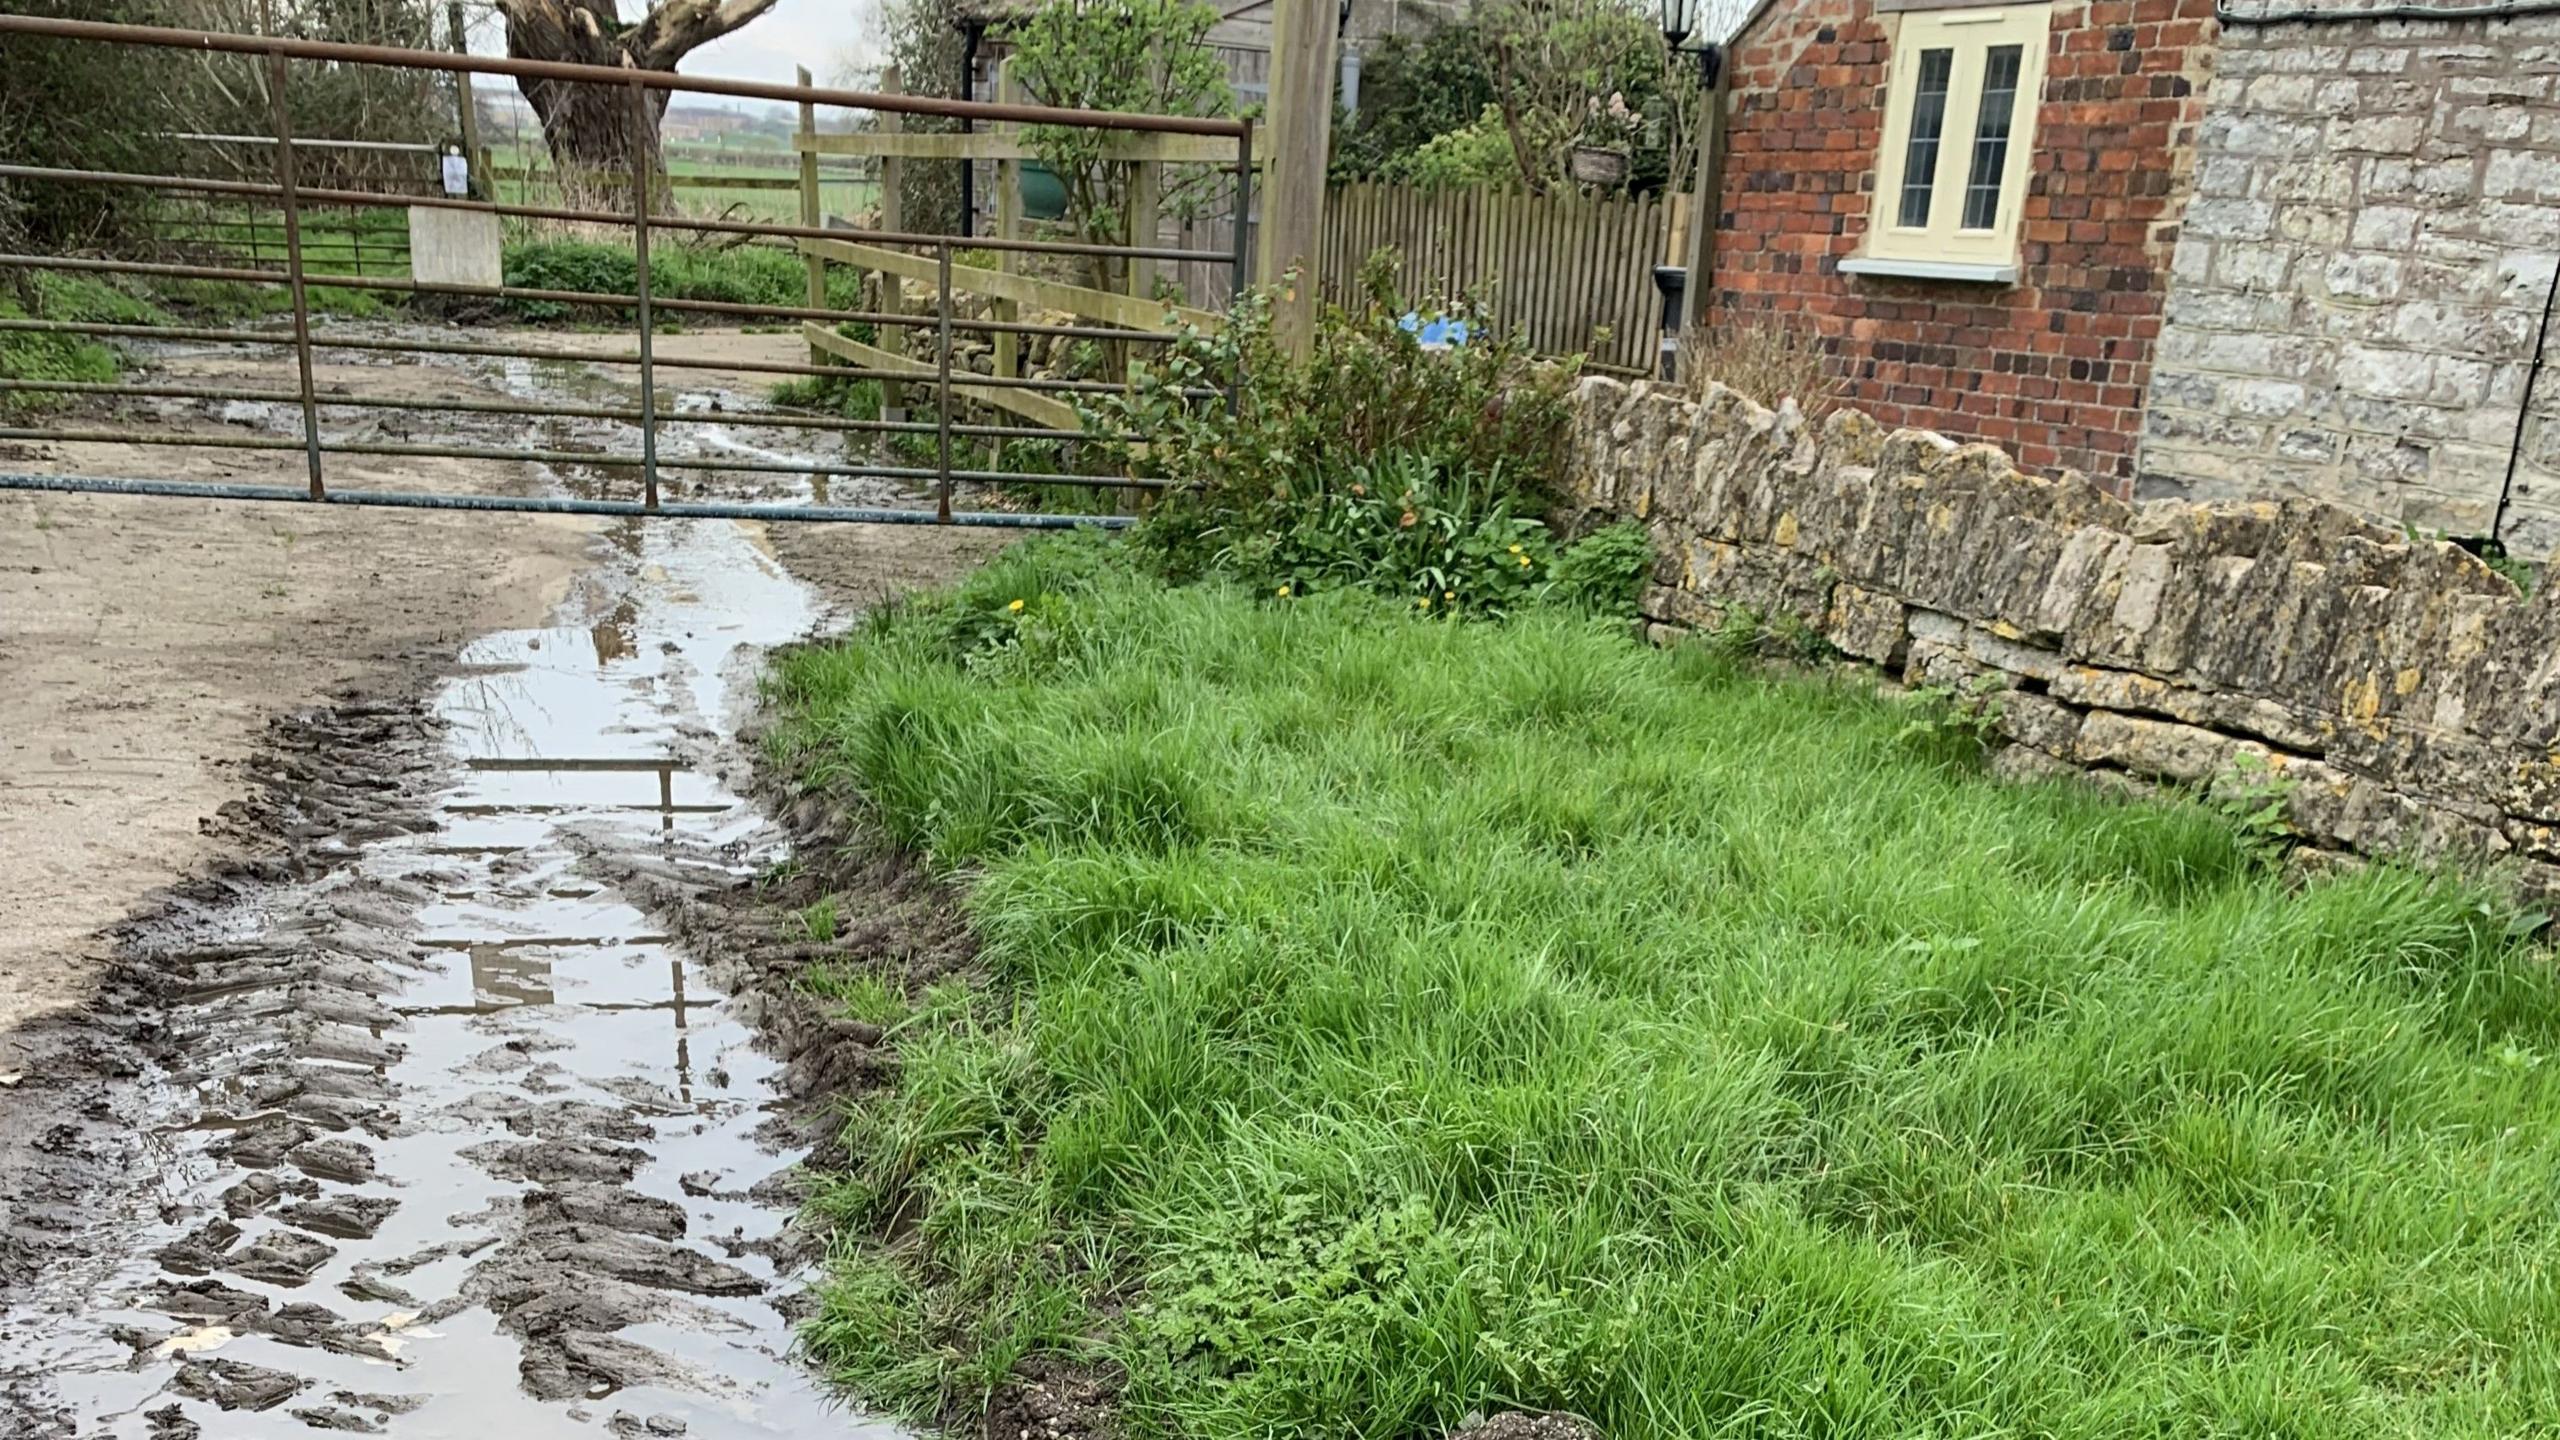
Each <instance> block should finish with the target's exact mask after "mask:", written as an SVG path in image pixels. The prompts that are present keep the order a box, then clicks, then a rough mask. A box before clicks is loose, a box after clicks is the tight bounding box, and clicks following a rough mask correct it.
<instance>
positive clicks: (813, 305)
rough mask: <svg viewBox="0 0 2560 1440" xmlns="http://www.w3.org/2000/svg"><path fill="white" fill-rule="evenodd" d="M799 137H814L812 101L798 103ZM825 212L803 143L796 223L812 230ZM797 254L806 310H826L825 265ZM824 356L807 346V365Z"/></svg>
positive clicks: (814, 163)
mask: <svg viewBox="0 0 2560 1440" xmlns="http://www.w3.org/2000/svg"><path fill="white" fill-rule="evenodd" d="M797 69H798V73H799V79H800V88H801V89H803V90H806V89H808V88H809V87H810V83H811V82H810V76H809V67H808V66H806V65H802V66H799V67H797ZM800 137H801V139H802V140H803V141H804V142H807V141H814V140H816V139H817V137H818V107H817V104H816V102H814V101H809V100H803V101H801V102H800ZM825 213H826V212H825V207H823V206H822V205H820V204H819V203H818V152H817V150H816V149H815V148H812V147H810V146H807V145H805V144H804V146H803V148H802V149H801V151H800V223H801V224H803V225H806V226H809V227H810V228H812V229H815V228H816V227H817V226H818V225H819V224H821V223H823V221H824V218H825ZM801 253H802V255H803V256H804V257H805V259H804V262H803V263H805V264H806V265H807V266H808V267H809V289H808V302H809V308H810V309H812V310H823V309H825V308H826V307H827V262H826V261H824V260H822V259H820V258H818V257H817V256H815V255H811V254H809V253H808V252H807V251H802V252H801ZM825 355H826V352H825V351H823V350H820V349H819V348H818V347H817V346H815V345H812V346H810V347H809V363H810V364H812V365H823V364H826V363H827V362H826V359H825Z"/></svg>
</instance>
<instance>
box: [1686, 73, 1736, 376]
mask: <svg viewBox="0 0 2560 1440" xmlns="http://www.w3.org/2000/svg"><path fill="white" fill-rule="evenodd" d="M1729 60H1730V57H1728V56H1725V55H1722V54H1714V55H1712V57H1711V58H1710V59H1709V61H1708V63H1709V64H1710V65H1712V66H1714V67H1715V68H1714V69H1713V70H1712V71H1711V72H1710V73H1709V74H1708V76H1707V83H1706V84H1705V85H1703V86H1701V87H1700V93H1699V95H1698V152H1697V167H1698V188H1697V192H1696V194H1697V198H1696V199H1694V200H1692V201H1690V202H1689V234H1688V251H1687V253H1686V254H1685V255H1683V256H1682V257H1681V261H1680V263H1682V264H1684V265H1686V266H1688V267H1689V275H1688V279H1687V281H1686V282H1685V283H1684V284H1683V285H1682V286H1681V290H1680V333H1681V334H1682V335H1683V336H1687V335H1689V334H1691V333H1693V332H1695V331H1696V330H1697V328H1698V326H1699V324H1700V323H1701V322H1702V321H1703V320H1704V319H1705V318H1706V313H1707V293H1708V291H1709V290H1710V289H1711V288H1712V287H1713V286H1714V284H1715V278H1716V274H1715V271H1716V223H1717V221H1718V220H1720V219H1721V218H1722V212H1723V205H1724V195H1723V192H1724V118H1725V117H1724V97H1725V86H1724V72H1725V69H1726V66H1727V64H1728V63H1729Z"/></svg>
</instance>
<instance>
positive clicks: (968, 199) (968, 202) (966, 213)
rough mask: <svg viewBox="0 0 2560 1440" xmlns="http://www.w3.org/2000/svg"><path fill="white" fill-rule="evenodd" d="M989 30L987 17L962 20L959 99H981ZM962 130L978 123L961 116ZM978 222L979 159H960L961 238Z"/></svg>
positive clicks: (965, 132)
mask: <svg viewBox="0 0 2560 1440" xmlns="http://www.w3.org/2000/svg"><path fill="white" fill-rule="evenodd" d="M986 33H987V22H985V21H984V20H963V21H961V22H960V36H961V40H960V98H961V99H963V100H975V99H977V98H978V37H979V36H981V35H984V34H986ZM960 133H961V134H963V135H975V134H977V133H978V122H977V121H976V120H973V119H971V118H970V117H968V116H966V115H963V116H961V117H960ZM977 224H978V162H977V161H975V160H963V161H961V162H960V236H961V238H962V239H964V240H965V239H967V238H969V237H970V236H972V235H974V234H976V233H977Z"/></svg>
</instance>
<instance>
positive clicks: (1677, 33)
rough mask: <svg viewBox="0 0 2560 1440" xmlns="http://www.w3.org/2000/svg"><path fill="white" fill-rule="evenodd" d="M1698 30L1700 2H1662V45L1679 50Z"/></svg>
mask: <svg viewBox="0 0 2560 1440" xmlns="http://www.w3.org/2000/svg"><path fill="white" fill-rule="evenodd" d="M1697 28H1698V0H1662V44H1663V47H1664V48H1665V49H1669V50H1677V49H1679V48H1680V42H1681V41H1683V40H1686V39H1688V38H1689V32H1690V31H1692V30H1695V29H1697Z"/></svg>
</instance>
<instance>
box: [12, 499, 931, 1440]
mask: <svg viewBox="0 0 2560 1440" xmlns="http://www.w3.org/2000/svg"><path fill="white" fill-rule="evenodd" d="M608 538H609V539H610V540H611V542H612V543H611V544H610V545H609V546H606V547H600V548H603V549H606V550H608V551H609V552H610V554H609V558H608V560H607V561H606V563H605V565H604V566H603V568H602V569H600V570H599V571H598V572H597V573H596V574H595V575H593V576H590V577H589V579H590V582H591V584H590V586H589V587H588V590H587V593H586V594H585V595H584V597H583V598H582V599H580V600H578V601H575V602H573V603H572V605H571V607H570V613H566V614H564V615H563V616H562V617H561V622H560V623H559V624H557V625H554V626H551V627H547V628H544V629H538V630H528V631H519V632H512V633H507V634H500V635H494V636H490V637H487V638H484V639H482V640H479V641H477V642H474V643H473V644H472V645H470V646H469V647H468V648H467V649H466V650H465V651H464V653H463V654H462V656H461V657H460V658H461V660H462V662H463V665H462V672H461V674H460V676H459V678H457V679H455V680H453V681H451V682H449V683H448V684H447V685H446V686H445V687H444V688H443V690H442V691H441V693H439V694H438V696H437V697H436V699H435V703H434V709H435V713H436V715H437V716H438V717H439V719H440V720H441V721H442V722H444V728H443V730H442V734H441V739H440V741H439V742H438V743H440V744H441V745H442V746H443V747H444V748H445V751H446V753H445V754H444V755H443V756H441V757H439V768H438V769H437V770H436V771H435V774H436V777H437V778H436V781H435V785H434V789H433V791H432V793H431V794H429V795H427V796H425V797H423V798H424V799H425V803H424V804H423V805H422V806H417V807H413V808H415V809H416V810H417V812H418V813H415V814H412V815H410V816H408V817H406V821H405V823H401V824H396V825H386V826H383V827H381V828H382V830H383V832H384V833H380V834H376V835H371V836H369V837H368V838H366V839H365V840H364V841H363V842H362V843H361V844H360V845H359V846H357V848H356V850H355V854H354V858H353V859H352V861H351V862H350V863H347V864H343V865H340V866H337V867H334V868H333V869H331V870H330V871H329V872H328V873H326V874H325V875H322V876H321V877H319V878H316V879H307V880H298V881H292V882H289V883H278V884H272V885H262V886H258V887H255V888H254V889H251V890H248V891H245V892H244V893H241V894H239V895H237V896H236V897H234V898H232V899H230V900H228V901H226V902H224V903H222V904H209V905H207V906H206V907H205V911H204V913H203V914H202V915H201V916H199V917H197V922H196V923H194V924H192V925H190V926H189V927H187V931H186V938H185V940H184V942H183V945H184V947H192V948H187V949H185V951H184V953H176V952H173V953H172V954H171V955H170V956H169V957H168V960H169V963H170V964H171V965H172V966H173V967H178V968H181V969H183V970H184V973H185V974H186V975H187V976H188V981H187V983H186V984H185V985H184V986H183V987H182V992H183V993H182V994H181V995H180V996H179V998H178V1002H177V1003H175V1004H174V1005H173V1008H172V1014H171V1016H170V1024H171V1026H172V1029H173V1031H174V1032H175V1033H176V1034H177V1036H178V1038H179V1042H180V1043H179V1045H178V1046H177V1049H176V1053H178V1054H179V1055H180V1056H181V1057H182V1058H181V1060H180V1062H179V1063H178V1064H177V1065H176V1067H175V1068H174V1070H173V1072H172V1073H170V1074H168V1075H166V1076H165V1077H160V1078H161V1079H163V1080H164V1081H165V1083H164V1084H162V1085H160V1087H159V1089H158V1091H157V1094H158V1095H159V1096H160V1100H159V1101H158V1102H157V1108H158V1109H159V1110H161V1111H163V1112H165V1113H161V1114H159V1115H157V1116H155V1117H154V1118H155V1123H153V1124H152V1125H151V1127H150V1132H151V1133H152V1135H153V1137H154V1141H153V1143H154V1144H155V1146H156V1147H158V1149H159V1154H160V1161H161V1163H160V1165H159V1166H158V1167H157V1172H156V1173H157V1180H156V1182H155V1184H154V1185H153V1186H152V1187H150V1191H151V1193H150V1195H149V1197H148V1200H147V1203H146V1204H145V1205H144V1206H143V1207H142V1208H141V1210H140V1211H139V1212H138V1213H136V1214H135V1215H134V1216H132V1217H131V1220H130V1223H131V1225H132V1227H133V1238H132V1241H131V1243H130V1244H129V1245H127V1246H125V1247H123V1250H124V1255H125V1258H124V1259H123V1260H122V1261H121V1262H119V1263H117V1264H116V1265H114V1266H113V1268H112V1269H111V1270H108V1271H106V1272H104V1273H100V1274H97V1275H82V1276H68V1275H67V1276H65V1277H63V1279H62V1281H61V1282H60V1284H61V1287H62V1288H61V1289H59V1290H57V1291H56V1292H55V1293H53V1294H50V1295H44V1296H39V1297H34V1299H33V1300H32V1301H31V1302H30V1303H28V1304H26V1305H22V1306H20V1307H18V1308H17V1309H16V1310H15V1311H14V1312H13V1313H12V1314H10V1315H9V1316H7V1317H6V1319H5V1324H0V1381H6V1382H8V1383H11V1384H16V1385H20V1386H27V1385H33V1386H35V1387H37V1388H38V1389H39V1390H40V1391H41V1392H42V1393H43V1394H44V1396H45V1397H46V1398H47V1399H48V1400H49V1402H50V1403H51V1404H53V1405H54V1406H57V1407H59V1409H60V1410H62V1411H64V1412H67V1415H68V1417H69V1419H70V1420H71V1422H72V1427H73V1428H71V1429H70V1430H69V1431H68V1432H67V1433H71V1434H76V1435H78V1436H81V1437H84V1440H85V1437H89V1436H93V1435H94V1436H138V1437H140V1436H148V1437H174V1436H183V1435H189V1434H201V1435H204V1436H208V1437H211V1436H262V1437H263V1436H274V1435H281V1434H293V1433H300V1432H302V1431H303V1430H304V1429H305V1427H313V1428H315V1429H333V1430H336V1429H356V1430H372V1431H379V1432H382V1433H388V1434H391V1435H395V1436H398V1435H407V1436H416V1437H427V1436H438V1437H452V1436H464V1437H481V1436H486V1437H492V1440H498V1437H503V1440H534V1437H544V1436H554V1435H561V1436H569V1435H581V1436H587V1435H596V1434H599V1433H609V1432H610V1431H611V1430H612V1429H613V1428H614V1427H616V1426H619V1427H620V1429H621V1430H622V1431H623V1432H626V1433H662V1434H672V1433H678V1432H679V1431H680V1430H681V1432H682V1433H689V1434H693V1435H702V1436H717V1437H723V1440H726V1437H740V1436H781V1435H794V1436H797V1435H815V1434H828V1435H835V1434H842V1433H845V1432H847V1431H848V1430H850V1431H851V1432H852V1433H855V1434H861V1433H865V1431H866V1430H867V1429H868V1430H871V1432H872V1433H877V1434H889V1433H894V1432H893V1431H892V1430H891V1429H890V1427H888V1426H886V1425H885V1424H883V1425H879V1426H877V1427H876V1428H874V1427H869V1426H866V1425H865V1424H864V1423H863V1422H861V1421H860V1420H859V1419H858V1417H851V1416H847V1415H845V1414H843V1413H842V1412H841V1411H840V1410H839V1409H838V1408H837V1407H836V1403H835V1402H834V1400H833V1399H832V1398H831V1397H830V1396H829V1395H828V1394H827V1392H825V1391H824V1390H823V1389H822V1388H821V1387H820V1386H818V1385H817V1384H816V1383H815V1382H814V1381H813V1380H812V1379H811V1378H810V1377H809V1376H808V1375H806V1374H805V1373H804V1372H803V1371H802V1370H801V1369H800V1368H799V1367H798V1366H797V1365H796V1364H795V1363H794V1361H793V1360H792V1359H791V1357H790V1355H789V1331H788V1326H787V1324H786V1321H785V1318H784V1316H783V1315H782V1314H781V1313H780V1311H779V1310H778V1308H777V1305H778V1303H779V1302H780V1301H781V1300H782V1299H783V1297H784V1296H785V1295H787V1294H788V1293H789V1292H790V1291H791V1290H792V1289H793V1288H794V1282H795V1280H796V1279H797V1278H798V1277H795V1276H794V1275H792V1274H789V1273H785V1272H784V1271H783V1270H782V1269H781V1268H779V1264H778V1262H777V1260H776V1258H775V1257H776V1255H777V1254H783V1253H788V1250H789V1247H785V1246H781V1245H778V1244H777V1243H776V1242H777V1239H778V1237H781V1236H782V1235H783V1234H784V1231H785V1227H786V1226H787V1225H788V1224H789V1222H790V1220H791V1217H792V1214H793V1208H794V1204H795V1199H796V1197H795V1195H794V1193H793V1191H792V1189H791V1187H790V1185H789V1184H788V1183H787V1182H788V1172H789V1171H790V1169H791V1167H792V1165H793V1163H794V1162H795V1160H796V1159H797V1158H798V1157H797V1155H796V1154H795V1153H794V1152H793V1151H792V1150H790V1149H789V1148H788V1146H789V1144H790V1143H791V1141H790V1139H789V1132H788V1130H787V1128H786V1127H783V1126H781V1125H779V1124H777V1123H775V1106H776V1102H777V1092H776V1084H777V1073H776V1072H777V1066H776V1063H775V1062H774V1061H773V1060H772V1059H771V1058H770V1057H768V1056H766V1055H765V1054H763V1053H761V1052H760V1051H759V1050H758V1049H757V1048H756V1046H755V1045H754V1044H753V1043H752V1039H751V1032H750V1031H749V1029H748V1027H747V1026H746V1024H745V1023H743V1021H742V1020H741V1019H740V1017H739V1016H738V1015H736V1014H735V1013H733V1007H732V1005H731V1004H730V1002H729V1001H728V1000H727V999H726V998H725V997H724V995H723V994H722V992H721V990H720V989H719V987H718V985H717V983H716V979H715V977H714V976H713V975H711V974H708V973H706V972H705V970H704V967H703V965H702V962H701V960H700V958H699V957H697V956H694V955H691V954H688V953H687V952H686V951H685V950H684V949H683V948H682V947H681V946H679V945H678V944H676V943H674V942H672V941H671V940H670V939H669V938H668V936H667V934H666V933H665V930H664V927H663V925H662V922H660V921H658V920H655V919H653V918H652V917H650V916H648V915H644V914H643V913H641V912H640V911H639V910H638V909H636V908H634V907H633V906H632V905H631V904H629V903H627V902H626V901H625V899H624V898H623V897H622V896H621V895H620V893H619V892H618V891H617V890H616V888H615V887H614V885H613V883H612V882H611V880H610V878H609V877H610V876H611V875H613V874H615V873H619V872H617V870H616V867H615V866H614V865H613V864H611V863H605V862H607V861H609V860H611V859H612V858H613V857H615V856H622V857H634V856H640V857H658V856H663V855H664V854H665V853H666V852H668V851H669V850H670V849H671V848H673V849H681V850H682V851H683V852H684V853H685V854H686V855H688V856H700V855H704V854H709V855H714V856H718V857H720V861H721V863H722V864H723V865H724V866H725V867H726V868H727V869H728V870H729V871H730V872H732V873H735V874H747V873H751V872H752V871H753V869H754V868H755V867H758V866H760V865H765V864H770V863H772V862H773V861H774V860H775V859H776V858H778V857H777V856H776V855H775V854H773V853H772V852H771V850H770V848H769V847H768V845H767V843H766V842H764V841H763V840H761V839H760V838H759V830H760V821H759V819H758V817H757V816H756V815H755V814H754V812H753V811H752V810H751V809H749V808H747V807H746V806H744V805H743V804H741V802H740V801H739V798H738V797H737V796H736V795H734V794H732V793H730V792H729V791H728V790H727V789H726V788H724V786H723V785H722V783H721V782H720V781H719V780H718V779H716V778H715V777H713V776H712V775H711V774H709V773H707V772H706V771H705V770H704V769H702V768H701V767H700V766H699V765H698V764H697V763H695V760H694V758H692V757H699V756H702V755H704V754H706V753H708V752H709V751H710V750H711V748H712V745H711V743H710V742H711V741H712V739H713V737H715V736H717V735H718V734H720V733H722V732H723V731H724V729H725V728H726V726H727V725H728V724H729V723H730V722H732V721H733V720H734V718H735V716H736V714H737V711H738V709H739V705H740V702H741V701H742V700H743V699H744V698H745V695H744V686H745V685H746V684H747V683H749V679H750V670H751V662H752V658H753V656H754V654H755V651H756V649H757V647H760V646H764V645H768V644H772V643H775V642H778V641H782V640H786V639H789V638H791V637H793V636H795V635H798V634H800V633H802V632H803V631H804V630H805V629H806V628H807V627H808V626H809V625H810V623H811V622H812V620H813V619H814V614H813V610H812V605H811V602H810V600H809V597H808V595H807V594H806V592H805V591H804V590H803V589H802V588H801V587H800V586H799V585H798V584H797V583H796V582H794V581H793V580H791V579H790V578H789V577H788V576H787V575H785V574H783V573H782V572H781V571H780V570H779V569H778V568H777V567H776V566H775V565H774V564H773V563H772V561H771V560H770V558H769V557H768V556H766V555H765V554H764V553H762V552H761V551H760V550H759V549H758V548H757V547H756V546H755V545H754V544H753V543H752V541H751V539H750V537H749V535H748V534H747V533H746V532H745V531H743V530H742V529H740V528H738V527H735V526H731V525H727V524H718V523H705V524H690V525H659V526H653V527H646V528H644V527H640V526H636V525H632V526H628V527H627V528H626V529H625V530H624V531H623V532H621V533H617V534H613V535H611V536H609V537H608ZM182 948H183V947H182ZM190 1426H192V1427H194V1428H193V1429H190V1428H189V1427H190Z"/></svg>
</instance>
